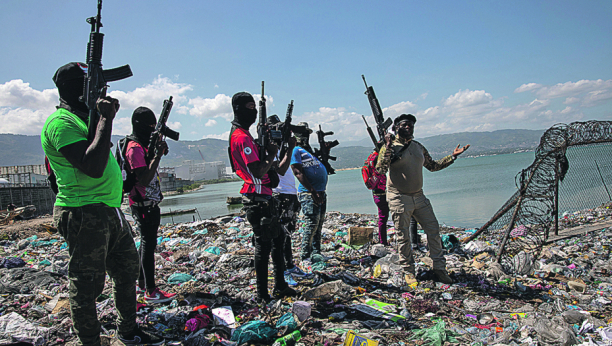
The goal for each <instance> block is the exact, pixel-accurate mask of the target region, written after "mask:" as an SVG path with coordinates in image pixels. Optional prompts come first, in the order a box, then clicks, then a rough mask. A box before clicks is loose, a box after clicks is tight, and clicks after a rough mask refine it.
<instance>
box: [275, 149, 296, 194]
mask: <svg viewBox="0 0 612 346" xmlns="http://www.w3.org/2000/svg"><path fill="white" fill-rule="evenodd" d="M276 160H277V161H278V157H277V158H276ZM278 177H279V178H280V181H279V183H278V187H276V188H274V189H272V191H273V192H274V193H282V194H286V195H297V188H296V187H295V176H294V175H293V170H292V169H291V166H289V168H287V172H285V175H280V174H279V175H278Z"/></svg>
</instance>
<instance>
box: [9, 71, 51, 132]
mask: <svg viewBox="0 0 612 346" xmlns="http://www.w3.org/2000/svg"><path fill="white" fill-rule="evenodd" d="M58 99H59V95H58V93H57V89H45V90H43V91H39V90H35V89H33V88H32V87H30V83H25V82H24V81H23V80H21V79H15V80H12V81H9V82H6V83H4V84H2V85H0V133H19V134H28V135H34V134H40V131H41V130H42V127H43V125H44V124H45V120H46V119H47V117H48V116H49V115H51V114H52V113H53V112H54V111H55V106H56V105H58V104H59V100H58Z"/></svg>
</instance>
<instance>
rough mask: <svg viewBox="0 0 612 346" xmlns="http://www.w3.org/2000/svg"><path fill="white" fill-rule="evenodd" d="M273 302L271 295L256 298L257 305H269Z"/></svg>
mask: <svg viewBox="0 0 612 346" xmlns="http://www.w3.org/2000/svg"><path fill="white" fill-rule="evenodd" d="M271 301H272V297H270V295H269V294H266V295H265V296H257V298H255V302H256V303H257V305H268V303H270V302H271Z"/></svg>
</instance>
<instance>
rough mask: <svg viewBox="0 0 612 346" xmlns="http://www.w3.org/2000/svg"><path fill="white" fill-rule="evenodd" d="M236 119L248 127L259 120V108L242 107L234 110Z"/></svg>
mask: <svg viewBox="0 0 612 346" xmlns="http://www.w3.org/2000/svg"><path fill="white" fill-rule="evenodd" d="M234 120H236V121H237V122H238V123H239V124H240V126H242V127H244V128H247V129H248V128H249V127H250V126H251V125H253V124H254V123H255V121H256V120H257V109H256V108H253V109H249V108H242V109H240V110H239V111H236V112H234Z"/></svg>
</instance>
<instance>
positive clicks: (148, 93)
mask: <svg viewBox="0 0 612 346" xmlns="http://www.w3.org/2000/svg"><path fill="white" fill-rule="evenodd" d="M192 89H193V88H192V86H191V85H189V84H181V83H174V82H172V81H171V80H170V79H169V78H166V77H161V76H157V78H155V80H153V83H151V84H147V85H145V86H144V87H141V88H136V89H134V90H133V91H128V92H125V91H120V90H113V91H111V92H109V96H111V97H114V98H116V99H118V100H119V103H120V104H121V107H122V109H124V110H126V109H127V110H128V111H129V112H131V111H133V110H134V109H136V108H138V107H140V106H142V107H147V108H150V109H151V110H152V111H153V112H154V113H155V114H159V113H160V112H161V110H162V107H163V104H164V100H166V99H168V97H169V96H172V97H173V99H172V101H173V103H174V104H178V103H180V102H182V101H184V99H185V97H184V96H182V95H183V94H184V93H185V92H187V91H189V90H192ZM173 108H174V105H173Z"/></svg>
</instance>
